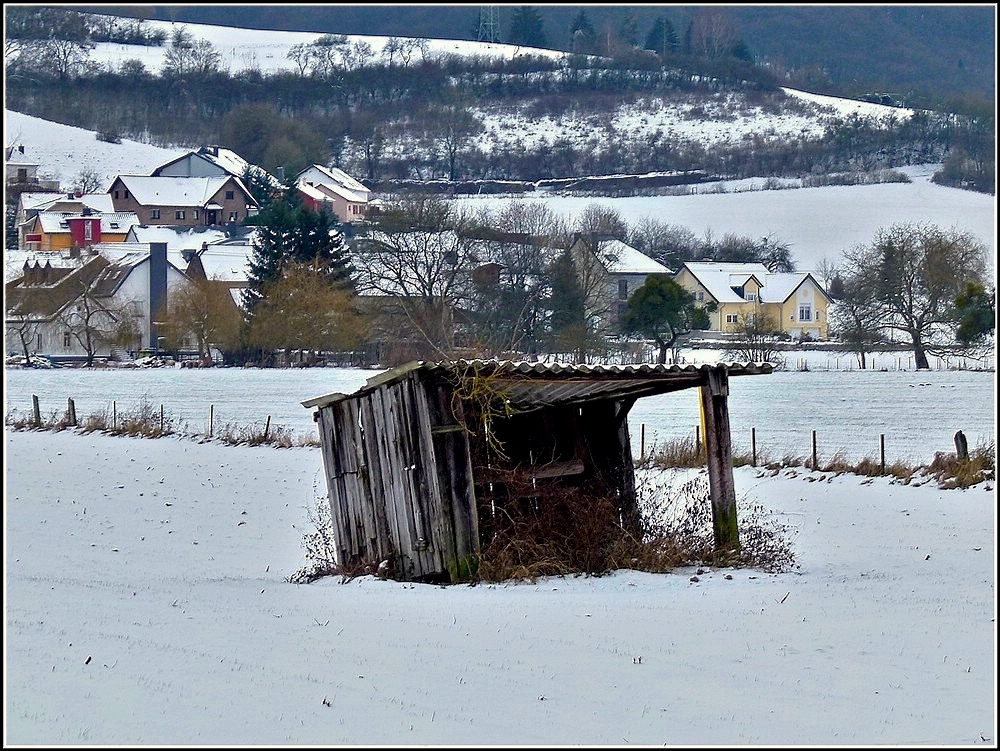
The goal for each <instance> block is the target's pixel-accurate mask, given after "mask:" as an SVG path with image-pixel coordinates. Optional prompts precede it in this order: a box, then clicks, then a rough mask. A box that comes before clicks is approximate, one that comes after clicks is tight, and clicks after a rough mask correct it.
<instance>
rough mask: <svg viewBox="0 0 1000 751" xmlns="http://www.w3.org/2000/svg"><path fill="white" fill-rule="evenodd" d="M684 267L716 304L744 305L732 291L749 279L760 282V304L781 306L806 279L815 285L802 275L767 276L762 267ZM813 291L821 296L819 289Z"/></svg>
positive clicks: (690, 264) (702, 264)
mask: <svg viewBox="0 0 1000 751" xmlns="http://www.w3.org/2000/svg"><path fill="white" fill-rule="evenodd" d="M684 266H685V267H686V268H687V269H688V271H690V272H691V274H692V275H693V276H694V277H695V278H696V279H697V280H698V282H699V283H700V284H701V285H702V286H703V287H704V288H705V290H706V291H707V292H708V293H709V294H710V295H711V296H712V297H713V298H715V299H716V300H717V301H718V302H720V303H726V302H734V303H740V302H746V299H745V298H743V297H740V295H738V294H736V292H735V291H734V290H733V287H734V286H735V287H741V286H744V285H745V284H746V283H747V282H748V281H749V280H750V279H751V278H755V279H756V280H757V281H758V282H760V285H761V289H760V301H761V302H765V303H782V302H784V301H785V300H787V299H788V297H789V296H790V295H791V294H792V293H793V292H795V290H796V289H798V287H799V285H801V284H802V283H803V282H804V281H805V280H806V279H807V278H809V279H812V280H813V281H814V282H815V277H813V275H812V274H810V273H808V272H804V271H793V272H785V273H771V272H770V271H768V270H767V267H766V266H765V265H764V264H762V263H725V262H721V263H716V262H714V261H697V262H688V263H685V264H684ZM816 287H817V288H818V289H819V290H820V291H822V292H823V293H824V294H825V293H826V291H825V290H824V289H823V287H822V285H820V284H819V283H818V282H816Z"/></svg>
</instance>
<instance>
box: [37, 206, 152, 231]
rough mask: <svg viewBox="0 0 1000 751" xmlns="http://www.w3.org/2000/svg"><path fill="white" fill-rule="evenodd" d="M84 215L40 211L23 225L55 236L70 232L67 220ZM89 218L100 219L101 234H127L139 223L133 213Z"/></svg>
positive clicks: (102, 214) (100, 215)
mask: <svg viewBox="0 0 1000 751" xmlns="http://www.w3.org/2000/svg"><path fill="white" fill-rule="evenodd" d="M85 216H87V215H84V214H66V213H62V212H56V211H42V212H39V214H38V215H37V216H36V217H33V218H31V219H28V220H27V221H26V222H24V224H26V225H28V226H31V227H35V228H38V229H40V230H41V231H42V232H44V233H45V234H47V235H56V234H60V233H66V232H69V231H70V227H69V220H70V219H78V218H83V217H85ZM89 216H90V217H95V216H97V217H100V219H101V233H102V234H114V233H116V232H122V233H127V232H128V231H129V228H130V227H132V226H134V225H137V224H138V223H139V217H138V216H136V214H135V212H134V211H113V212H109V213H107V214H105V213H96V214H91V215H89Z"/></svg>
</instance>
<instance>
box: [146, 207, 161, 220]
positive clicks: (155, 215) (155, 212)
mask: <svg viewBox="0 0 1000 751" xmlns="http://www.w3.org/2000/svg"><path fill="white" fill-rule="evenodd" d="M149 218H150V219H159V218H160V210H159V209H150V210H149Z"/></svg>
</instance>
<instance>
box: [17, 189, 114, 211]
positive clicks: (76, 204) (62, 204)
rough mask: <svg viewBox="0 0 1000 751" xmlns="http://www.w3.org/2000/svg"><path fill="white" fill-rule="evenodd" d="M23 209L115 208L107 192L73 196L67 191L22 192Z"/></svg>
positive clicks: (71, 209) (100, 209)
mask: <svg viewBox="0 0 1000 751" xmlns="http://www.w3.org/2000/svg"><path fill="white" fill-rule="evenodd" d="M18 203H19V205H20V209H21V211H25V212H27V211H33V210H38V211H63V212H66V211H69V212H80V211H83V209H84V208H88V209H91V210H93V211H98V212H102V213H108V214H110V213H112V212H114V210H115V207H114V204H113V203H112V202H111V196H110V195H108V194H107V193H84V194H83V195H80V196H76V195H74V196H73V197H72V198H71V197H70V196H68V195H67V194H66V193H37V192H31V193H22V194H21V196H20V198H19V199H18Z"/></svg>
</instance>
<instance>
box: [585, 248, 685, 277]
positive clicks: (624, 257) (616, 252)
mask: <svg viewBox="0 0 1000 751" xmlns="http://www.w3.org/2000/svg"><path fill="white" fill-rule="evenodd" d="M600 246H601V256H602V257H604V258H608V259H610V260H609V262H608V263H607V270H608V272H609V273H611V274H669V273H670V269H668V268H667V267H666V266H664V265H663V264H662V263H660V262H659V261H655V260H653V259H652V258H650V257H649V256H647V255H646V254H645V253H643V252H641V251H638V250H636V249H635V248H633V247H632V246H631V245H627V244H625V243H623V242H622V241H621V240H614V239H611V240H602V241H601V243H600Z"/></svg>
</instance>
